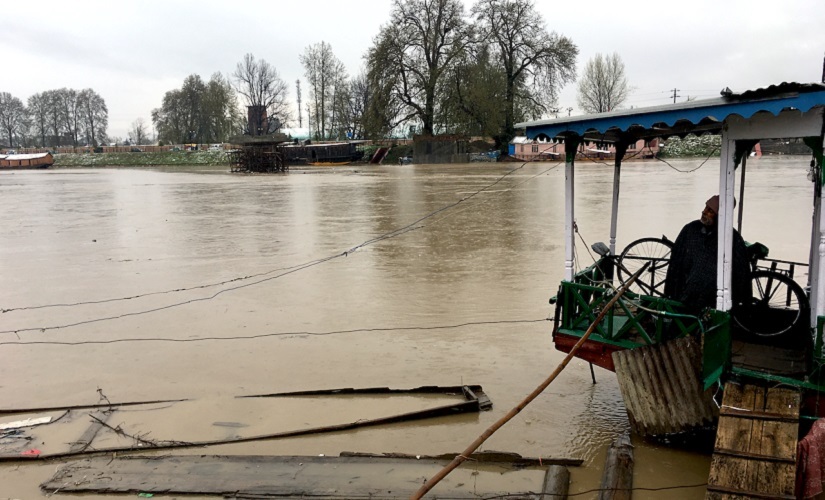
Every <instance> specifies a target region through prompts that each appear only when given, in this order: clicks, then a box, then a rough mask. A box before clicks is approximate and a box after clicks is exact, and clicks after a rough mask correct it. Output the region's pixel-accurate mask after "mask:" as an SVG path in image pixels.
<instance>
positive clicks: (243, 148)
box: [228, 134, 289, 173]
mask: <svg viewBox="0 0 825 500" xmlns="http://www.w3.org/2000/svg"><path fill="white" fill-rule="evenodd" d="M231 142H232V143H233V144H236V145H238V147H237V148H236V149H233V150H231V151H229V152H228V154H229V165H230V168H231V170H232V172H255V173H277V172H287V171H289V165H288V164H287V161H286V155H285V154H284V151H283V147H284V146H285V145H286V144H288V143H289V139H288V137H287V136H286V135H284V134H272V135H266V136H239V137H233V138H232V139H231Z"/></svg>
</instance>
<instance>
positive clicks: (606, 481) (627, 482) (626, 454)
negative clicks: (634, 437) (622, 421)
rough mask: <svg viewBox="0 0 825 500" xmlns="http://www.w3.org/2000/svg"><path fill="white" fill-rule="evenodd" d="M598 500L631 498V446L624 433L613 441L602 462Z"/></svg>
mask: <svg viewBox="0 0 825 500" xmlns="http://www.w3.org/2000/svg"><path fill="white" fill-rule="evenodd" d="M599 489H600V490H601V491H599V500H630V499H631V498H632V496H633V445H632V444H630V435H629V434H627V433H624V434H622V435H620V436H619V437H617V438H616V440H615V441H613V444H611V445H610V449H608V450H607V458H605V460H604V473H603V474H602V484H601V486H600V487H599Z"/></svg>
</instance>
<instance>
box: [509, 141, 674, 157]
mask: <svg viewBox="0 0 825 500" xmlns="http://www.w3.org/2000/svg"><path fill="white" fill-rule="evenodd" d="M662 144H663V141H662V140H661V139H659V138H655V139H651V140H649V141H646V140H643V139H640V140H638V141H636V143H634V144H631V145H630V146H628V148H627V153H625V155H624V160H625V161H627V160H631V159H635V158H640V159H641V158H654V157H655V156H656V155H657V154H658V153H659V148H660V147H661V146H662ZM615 155H616V148H615V147H614V146H613V144H611V143H604V144H600V143H595V142H590V143H586V144H585V143H583V144H580V145H579V151H578V153H577V155H576V156H577V157H579V158H591V159H599V160H606V159H612V158H614V157H615ZM510 156H512V157H513V158H517V159H519V160H523V161H552V160H564V143H557V142H539V141H536V140H531V139H528V138H527V137H516V138H515V139H513V141H512V142H511V143H510Z"/></svg>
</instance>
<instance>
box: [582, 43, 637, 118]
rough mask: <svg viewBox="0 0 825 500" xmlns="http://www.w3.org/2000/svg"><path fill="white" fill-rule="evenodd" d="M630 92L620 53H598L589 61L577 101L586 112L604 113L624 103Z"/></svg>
mask: <svg viewBox="0 0 825 500" xmlns="http://www.w3.org/2000/svg"><path fill="white" fill-rule="evenodd" d="M629 94H630V86H629V85H628V83H627V77H625V73H624V62H622V58H621V57H619V54H617V53H615V52H614V53H613V54H612V55H608V56H603V55H602V54H596V55H595V56H594V57H593V58H592V59H590V60H589V61H587V65H586V66H585V67H584V74H583V75H582V77H581V79H580V80H579V91H578V94H577V95H576V101H577V102H578V104H579V107H580V108H581V109H582V110H583V111H584V112H585V113H604V112H606V111H613V110H615V109H617V108H618V107H619V106H621V105H622V103H623V102H625V100H627V96H628V95H629Z"/></svg>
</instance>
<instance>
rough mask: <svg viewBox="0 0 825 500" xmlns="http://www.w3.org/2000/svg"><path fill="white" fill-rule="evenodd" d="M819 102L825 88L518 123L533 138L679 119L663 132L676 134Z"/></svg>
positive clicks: (658, 124) (649, 128) (822, 102)
mask: <svg viewBox="0 0 825 500" xmlns="http://www.w3.org/2000/svg"><path fill="white" fill-rule="evenodd" d="M816 106H825V91H819V92H808V93H801V94H797V95H791V96H787V95H786V96H781V97H774V98H767V99H766V98H761V99H754V100H731V99H730V98H717V99H707V100H704V101H692V102H690V103H683V104H681V105H675V106H674V105H671V106H657V107H654V108H640V109H633V110H626V111H617V112H612V113H601V114H599V115H585V116H581V117H575V118H562V119H558V120H542V121H537V122H527V123H521V124H518V125H516V126H517V127H524V128H525V129H526V135H527V137H528V138H530V139H535V138H537V137H539V136H546V137H548V138H550V139H554V138H562V137H564V136H566V135H572V134H575V135H579V136H584V135H585V134H587V133H590V134H594V133H596V134H605V133H607V132H608V131H613V132H616V131H622V132H626V131H628V130H630V129H631V128H640V129H644V130H646V131H649V132H654V131H655V130H653V129H654V127H657V128H658V127H668V128H669V127H673V126H674V125H676V124H677V122H679V125H680V126H679V130H678V131H675V130H674V131H670V132H669V133H667V132H665V134H664V135H673V134H677V133H678V134H686V133H691V128H692V127H690V125H693V126H694V128H695V127H699V126H700V125H703V126H704V127H702V128H701V129H700V131H701V132H707V131H708V127H707V126H708V125H712V124H718V125H719V128H721V125H722V122H724V121H725V119H726V118H727V117H729V116H731V115H740V116H742V117H743V118H750V117H751V116H753V115H754V114H756V113H759V112H769V113H773V114H774V115H778V114H779V112H781V111H782V110H784V109H788V108H793V109H798V110H800V111H802V112H803V113H804V112H806V111H809V110H810V109H811V108H813V107H816ZM689 124H690V125H689ZM682 125H686V126H687V127H684V126H682ZM712 128H713V127H712V126H711V129H712Z"/></svg>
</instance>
